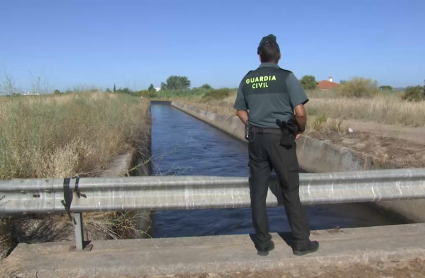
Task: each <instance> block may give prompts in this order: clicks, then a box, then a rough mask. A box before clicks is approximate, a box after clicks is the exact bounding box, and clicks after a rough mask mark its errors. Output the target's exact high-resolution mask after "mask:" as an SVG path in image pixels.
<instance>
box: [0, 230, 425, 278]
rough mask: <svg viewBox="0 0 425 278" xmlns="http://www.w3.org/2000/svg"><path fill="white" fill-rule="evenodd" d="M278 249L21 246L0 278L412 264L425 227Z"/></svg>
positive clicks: (155, 244)
mask: <svg viewBox="0 0 425 278" xmlns="http://www.w3.org/2000/svg"><path fill="white" fill-rule="evenodd" d="M272 236H273V240H274V242H275V244H276V249H275V250H274V251H272V252H270V254H269V256H267V257H260V256H257V254H256V251H255V249H254V245H253V242H252V240H251V239H250V236H249V235H235V236H214V237H196V238H167V239H148V240H146V239H145V240H143V239H141V240H120V241H94V242H92V243H93V245H94V247H93V250H92V251H91V252H69V251H68V249H69V245H70V243H44V244H34V245H28V244H19V245H18V246H17V248H16V249H15V250H14V251H13V252H12V253H11V255H10V256H9V257H8V258H7V259H6V260H4V262H3V263H2V264H1V265H0V269H1V274H2V275H0V277H43V278H44V277H123V276H124V277H141V276H145V275H173V274H194V273H198V274H199V273H224V272H226V273H229V272H239V271H243V272H245V271H261V270H265V269H267V270H270V269H276V270H282V271H287V270H290V269H305V268H319V267H320V268H323V267H333V266H336V265H344V264H353V263H358V264H368V263H373V262H378V261H385V260H400V259H403V260H411V259H415V258H420V257H423V256H424V255H425V241H424V240H423V239H424V236H425V224H409V225H398V226H380V227H369V228H355V229H338V230H326V231H324V230H323V231H313V232H312V239H314V240H319V241H320V244H321V245H320V246H321V247H320V249H319V251H318V252H317V253H314V254H309V255H306V256H303V257H296V256H294V255H293V254H292V250H291V248H290V247H289V246H288V245H287V243H286V242H285V241H284V240H283V239H282V237H281V236H283V238H286V237H287V235H278V234H272Z"/></svg>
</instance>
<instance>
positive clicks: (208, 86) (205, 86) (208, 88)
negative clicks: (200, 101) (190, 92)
mask: <svg viewBox="0 0 425 278" xmlns="http://www.w3.org/2000/svg"><path fill="white" fill-rule="evenodd" d="M200 88H202V89H206V90H211V89H212V88H213V87H211V85H209V84H204V85H202V86H201V87H200Z"/></svg>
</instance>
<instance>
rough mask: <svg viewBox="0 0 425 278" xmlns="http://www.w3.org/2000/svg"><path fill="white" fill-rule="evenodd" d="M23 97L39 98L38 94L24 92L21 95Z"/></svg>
mask: <svg viewBox="0 0 425 278" xmlns="http://www.w3.org/2000/svg"><path fill="white" fill-rule="evenodd" d="M22 95H23V96H39V95H40V94H39V93H30V92H26V93H22Z"/></svg>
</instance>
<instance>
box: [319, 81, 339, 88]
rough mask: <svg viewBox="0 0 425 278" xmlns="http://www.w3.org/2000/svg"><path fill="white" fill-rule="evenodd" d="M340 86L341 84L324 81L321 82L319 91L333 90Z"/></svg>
mask: <svg viewBox="0 0 425 278" xmlns="http://www.w3.org/2000/svg"><path fill="white" fill-rule="evenodd" d="M339 85H341V84H339V83H335V82H330V81H329V80H322V81H319V84H317V87H318V88H319V89H332V88H336V87H338V86H339Z"/></svg>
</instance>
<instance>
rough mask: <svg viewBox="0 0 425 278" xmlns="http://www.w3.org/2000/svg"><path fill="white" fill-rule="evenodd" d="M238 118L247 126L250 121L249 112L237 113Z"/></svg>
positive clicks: (241, 111) (240, 111)
mask: <svg viewBox="0 0 425 278" xmlns="http://www.w3.org/2000/svg"><path fill="white" fill-rule="evenodd" d="M236 116H238V117H239V119H241V121H242V122H243V124H244V125H246V122H247V121H248V112H247V111H246V110H238V111H236Z"/></svg>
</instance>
